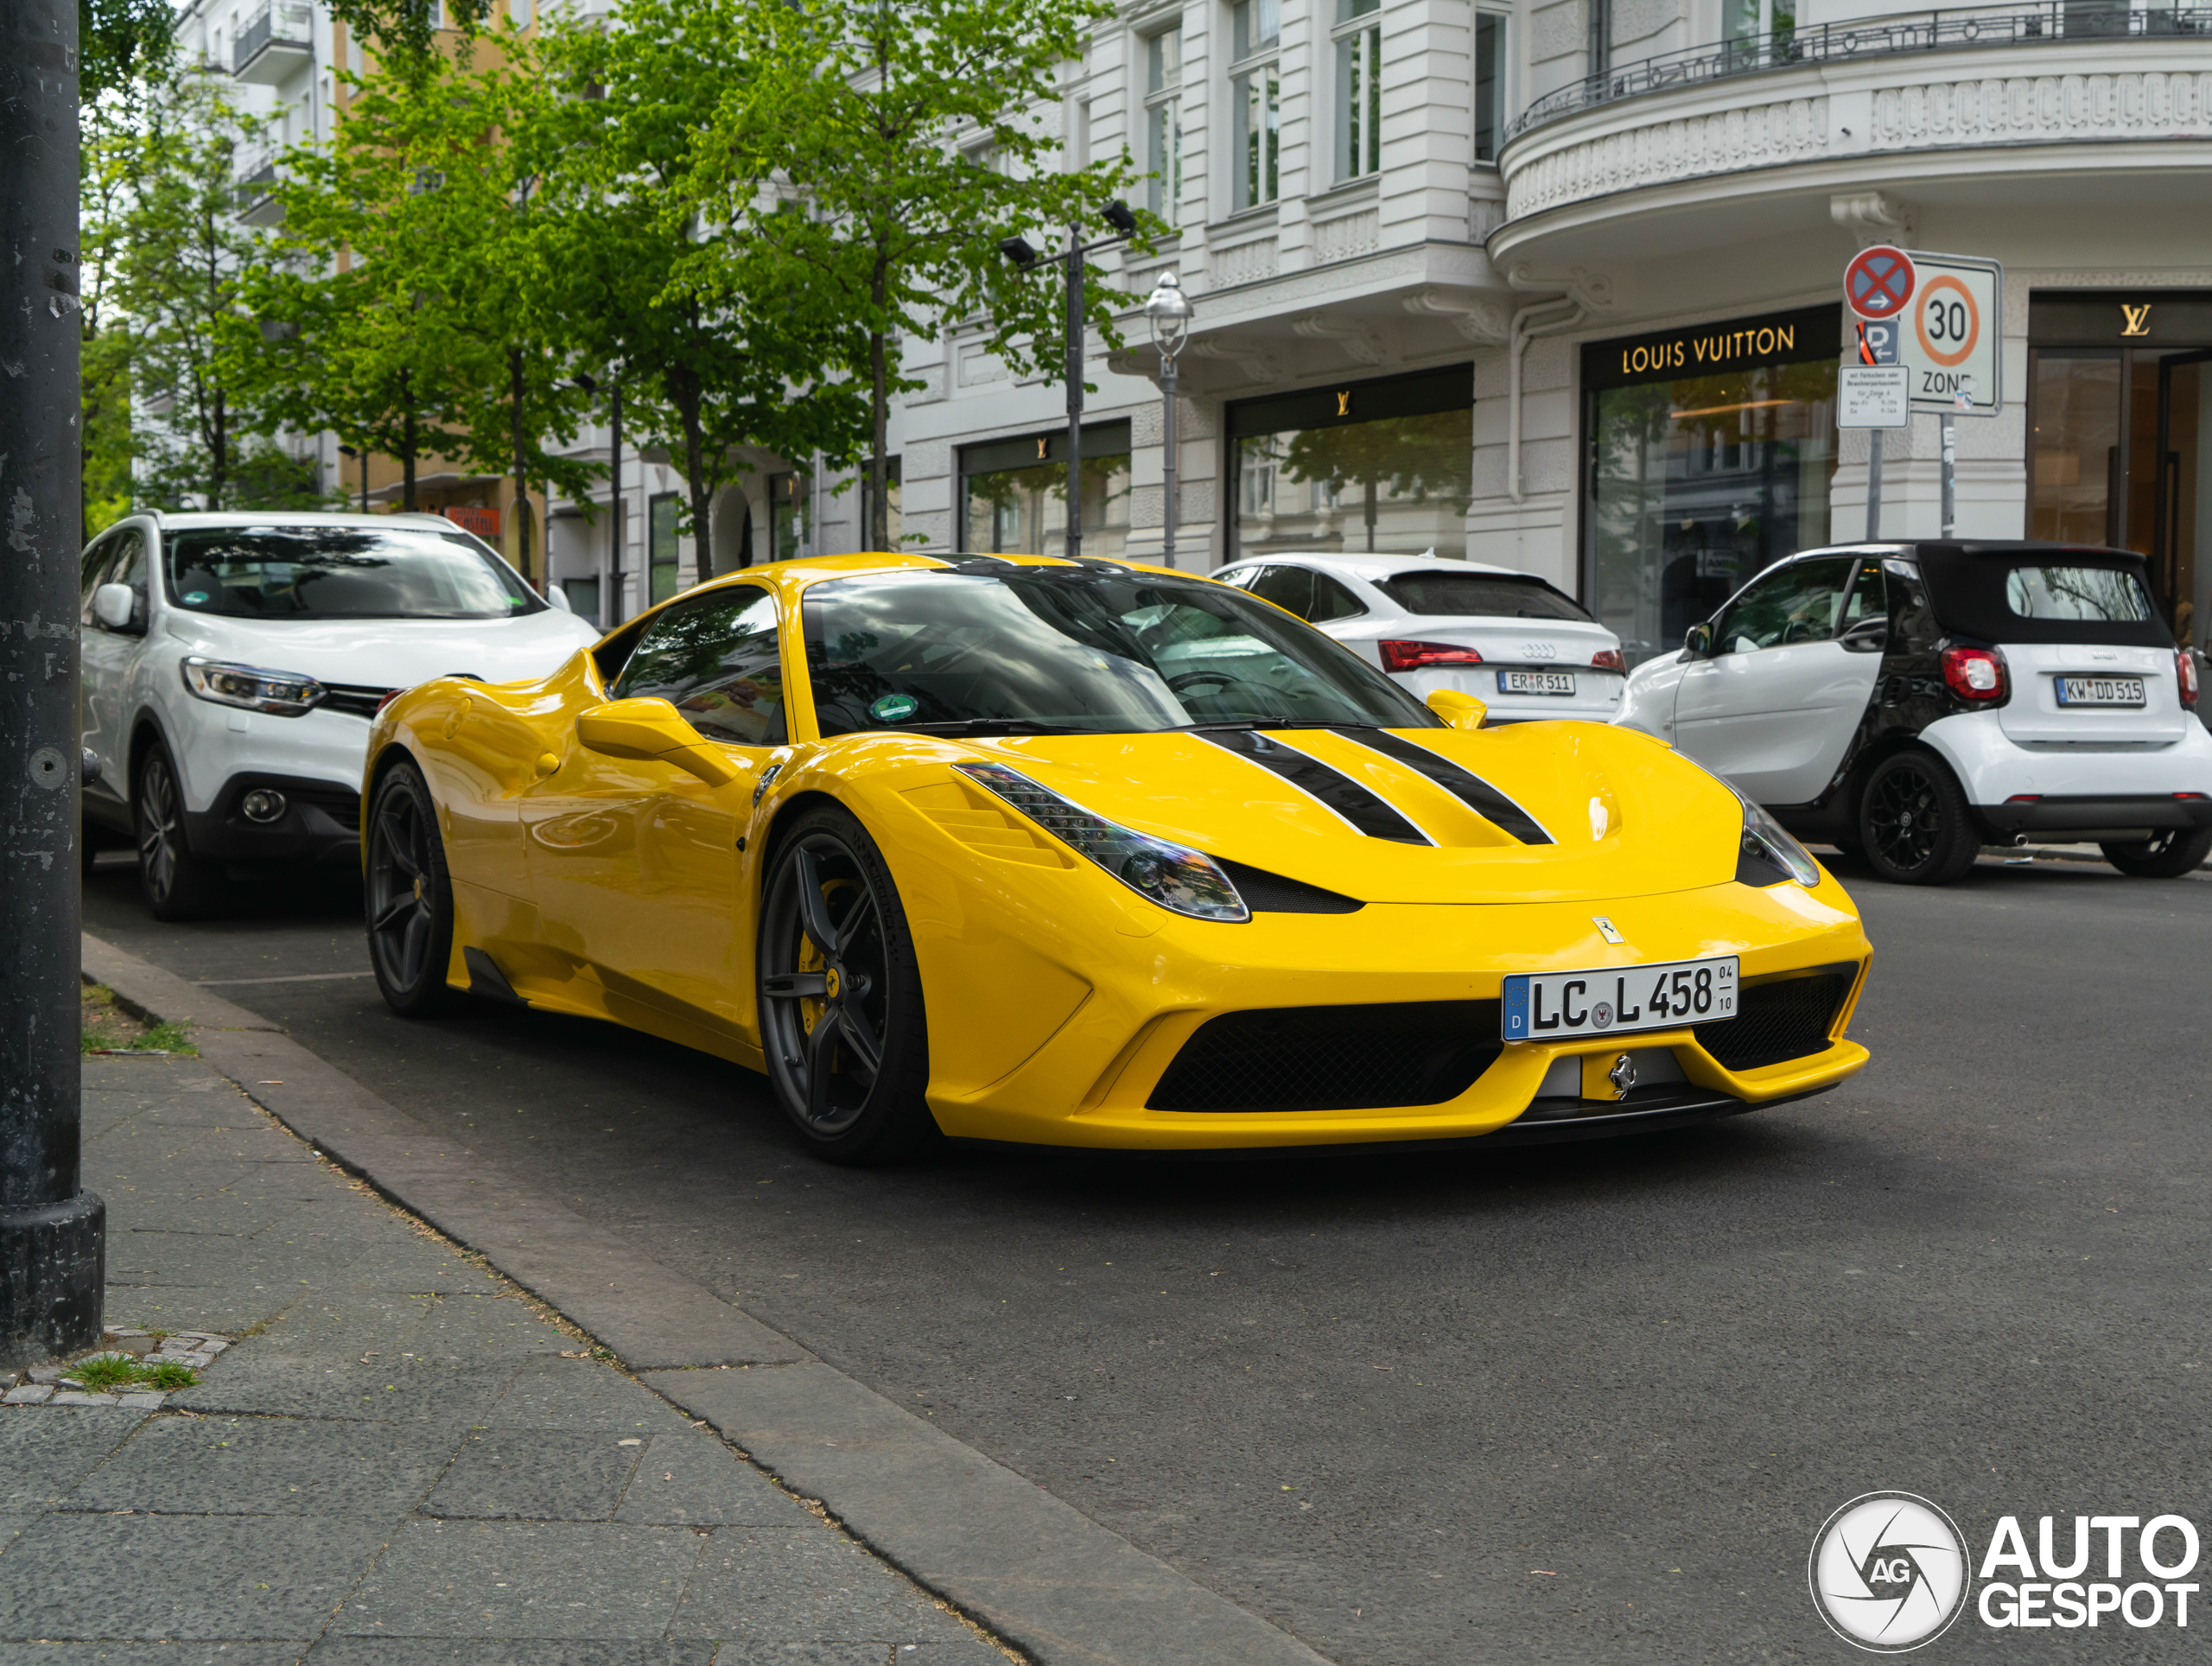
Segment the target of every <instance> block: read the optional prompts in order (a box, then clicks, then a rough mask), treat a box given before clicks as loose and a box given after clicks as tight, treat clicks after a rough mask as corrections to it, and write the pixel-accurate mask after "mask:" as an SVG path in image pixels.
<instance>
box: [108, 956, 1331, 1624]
mask: <svg viewBox="0 0 2212 1666" xmlns="http://www.w3.org/2000/svg"><path fill="white" fill-rule="evenodd" d="M83 953H84V974H85V976H86V977H87V978H90V979H92V980H94V981H97V982H99V983H102V984H104V985H105V986H106V987H107V988H108V989H112V990H113V991H114V992H115V994H116V995H117V996H118V998H119V999H120V1000H121V1002H123V1003H124V1005H125V1006H126V1007H127V1008H130V1010H132V1011H134V1012H137V1013H138V1014H141V1015H142V1016H144V1017H147V1018H149V1019H155V1020H168V1021H176V1022H182V1023H186V1024H188V1025H190V1026H191V1027H192V1030H193V1037H192V1039H193V1041H194V1045H195V1046H197V1047H198V1048H199V1049H200V1057H201V1058H202V1059H204V1060H205V1061H206V1062H207V1064H208V1065H210V1066H212V1067H213V1069H214V1070H216V1071H219V1073H220V1074H222V1075H223V1076H225V1077H226V1078H229V1079H230V1080H231V1081H232V1082H233V1083H235V1084H237V1085H238V1087H239V1088H240V1089H241V1090H243V1091H244V1092H245V1094H246V1096H247V1097H249V1098H251V1100H253V1101H254V1102H255V1103H257V1104H259V1105H260V1106H262V1107H263V1108H264V1110H267V1111H268V1112H269V1113H270V1115H271V1116H274V1117H276V1118H277V1120H278V1121H279V1122H283V1124H284V1125H285V1126H286V1127H287V1128H289V1129H292V1131H293V1132H294V1133H296V1134H297V1135H300V1136H301V1137H302V1139H304V1140H306V1141H308V1143H309V1144H310V1145H311V1146H313V1147H314V1148H315V1149H316V1150H317V1151H319V1152H321V1153H322V1154H326V1155H327V1156H328V1157H329V1158H330V1159H331V1160H334V1161H335V1162H337V1163H338V1164H339V1165H340V1166H341V1167H345V1168H346V1169H349V1170H351V1171H353V1173H358V1174H359V1175H361V1176H362V1177H363V1178H364V1179H365V1180H368V1181H370V1182H371V1183H372V1185H374V1186H376V1187H377V1188H378V1190H380V1191H381V1192H384V1193H385V1195H386V1196H388V1197H390V1198H391V1199H393V1201H395V1202H397V1203H398V1204H399V1205H402V1206H403V1207H404V1208H406V1209H408V1210H409V1211H411V1212H413V1213H415V1214H416V1215H419V1216H420V1217H422V1218H423V1219H424V1220H426V1221H428V1222H429V1224H431V1225H433V1226H435V1227H436V1228H437V1229H438V1230H440V1231H442V1232H443V1233H445V1234H446V1235H447V1236H448V1237H451V1238H453V1239H454V1240H455V1241H457V1242H459V1243H462V1244H465V1245H467V1247H468V1248H470V1249H472V1250H476V1251H477V1252H478V1253H480V1254H481V1255H482V1256H484V1257H485V1258H486V1260H487V1261H488V1262H491V1263H492V1265H493V1266H494V1267H495V1268H497V1269H498V1270H499V1272H501V1273H502V1274H504V1275H505V1276H507V1277H508V1278H510V1279H512V1280H513V1281H515V1282H516V1283H518V1284H519V1285H521V1286H522V1287H523V1288H525V1289H527V1290H529V1291H531V1293H532V1294H535V1295H536V1296H537V1297H538V1298H539V1299H540V1300H543V1301H544V1302H545V1303H546V1304H547V1305H548V1306H549V1307H552V1308H554V1309H555V1310H556V1311H557V1312H559V1313H561V1314H563V1316H564V1317H565V1318H566V1319H569V1322H571V1323H572V1324H574V1325H575V1326H577V1327H578V1328H579V1329H581V1330H582V1331H585V1332H588V1333H589V1334H590V1335H592V1336H593V1337H594V1338H596V1339H598V1340H599V1341H600V1342H601V1343H602V1344H604V1345H606V1346H607V1347H608V1348H610V1349H612V1350H613V1352H614V1353H615V1355H616V1356H617V1358H619V1359H620V1360H621V1362H622V1363H623V1364H624V1365H625V1367H626V1369H628V1370H631V1371H632V1372H635V1373H637V1374H638V1375H639V1377H640V1380H642V1381H645V1383H647V1384H648V1385H649V1386H651V1387H652V1388H654V1389H657V1390H658V1392H660V1393H661V1394H662V1395H664V1396H666V1397H667V1398H668V1399H670V1400H671V1401H673V1402H675V1403H676V1404H677V1405H678V1406H681V1407H683V1408H687V1409H689V1410H690V1411H692V1412H693V1413H694V1414H695V1415H696V1416H698V1417H701V1418H702V1419H704V1420H706V1421H708V1422H709V1423H711V1424H712V1425H713V1426H714V1427H715V1428H716V1429H717V1430H718V1431H719V1432H720V1433H721V1434H722V1435H723V1436H724V1438H726V1439H728V1440H730V1441H731V1442H732V1443H733V1444H734V1445H735V1446H737V1447H741V1449H742V1450H744V1451H745V1452H746V1453H747V1454H748V1455H750V1456H751V1457H752V1458H753V1460H754V1461H755V1462H756V1463H759V1464H760V1465H761V1466H763V1467H764V1468H765V1469H766V1470H767V1471H768V1472H770V1473H771V1474H772V1475H774V1476H776V1477H777V1478H779V1480H781V1481H783V1482H784V1483H785V1485H788V1486H790V1487H791V1488H792V1489H793V1490H794V1491H798V1492H799V1493H800V1494H801V1495H802V1496H804V1497H811V1498H815V1499H817V1500H819V1501H820V1503H821V1504H822V1505H823V1509H824V1510H827V1511H828V1512H829V1515H830V1516H831V1517H833V1518H835V1519H836V1520H837V1521H838V1522H840V1523H842V1524H843V1525H844V1526H845V1527H846V1528H847V1529H848V1530H849V1531H850V1532H851V1533H853V1534H854V1536H855V1537H856V1538H858V1539H859V1540H860V1541H861V1542H862V1543H863V1544H865V1545H867V1546H868V1548H871V1549H873V1550H874V1551H875V1552H877V1553H878V1554H879V1555H882V1556H883V1557H885V1558H886V1560H887V1561H890V1562H891V1563H893V1565H894V1566H896V1567H899V1568H900V1569H901V1570H902V1571H904V1572H906V1574H909V1575H911V1576H912V1578H914V1579H915V1580H918V1581H919V1582H920V1583H921V1584H923V1585H925V1587H929V1588H931V1589H933V1590H935V1591H937V1592H938V1593H939V1594H940V1595H942V1596H944V1597H945V1598H946V1599H949V1600H950V1601H953V1602H955V1603H957V1604H958V1605H960V1606H962V1607H963V1608H965V1609H967V1610H968V1611H969V1612H971V1613H973V1614H975V1615H976V1617H977V1618H980V1619H982V1621H983V1622H984V1623H985V1624H987V1625H989V1626H990V1627H991V1628H992V1629H993V1630H995V1631H997V1632H998V1633H999V1634H1000V1635H1001V1637H1005V1638H1006V1639H1007V1641H1009V1642H1011V1643H1013V1644H1015V1645H1016V1646H1018V1647H1020V1648H1021V1649H1022V1650H1025V1651H1027V1652H1028V1653H1029V1654H1030V1655H1032V1656H1033V1657H1034V1658H1035V1659H1036V1660H1038V1661H1039V1662H1040V1663H1045V1666H1060V1663H1070V1666H1073V1663H1082V1666H1191V1663H1194V1662H1207V1661H1223V1662H1236V1663H1238V1666H1326V1662H1325V1657H1324V1656H1320V1655H1319V1654H1317V1653H1315V1652H1314V1651H1313V1650H1312V1649H1310V1648H1308V1647H1307V1646H1306V1644H1303V1643H1300V1642H1299V1641H1298V1640H1297V1639H1296V1638H1295V1637H1291V1636H1290V1635H1289V1634H1288V1633H1287V1632H1284V1631H1280V1630H1278V1629H1277V1628H1276V1627H1274V1625H1270V1624H1268V1622H1267V1621H1265V1620H1263V1619H1262V1618H1259V1617H1258V1616H1256V1615H1255V1614H1253V1613H1251V1612H1249V1611H1248V1610H1245V1609H1243V1608H1241V1607H1239V1606H1236V1604H1234V1603H1232V1602H1230V1600H1228V1599H1226V1598H1224V1597H1223V1596H1221V1595H1219V1594H1218V1593H1216V1592H1214V1591H1212V1590H1210V1589H1209V1588H1207V1587H1205V1586H1202V1585H1200V1584H1198V1582H1197V1581H1195V1580H1192V1579H1190V1578H1188V1577H1187V1576H1186V1575H1185V1574H1181V1573H1179V1572H1178V1571H1177V1570H1176V1569H1174V1568H1173V1567H1170V1566H1169V1565H1168V1564H1167V1563H1166V1562H1164V1561H1160V1559H1159V1558H1158V1557H1155V1556H1153V1555H1149V1554H1148V1553H1147V1552H1145V1551H1142V1550H1141V1549H1139V1548H1137V1547H1136V1546H1135V1545H1133V1544H1131V1543H1130V1542H1128V1540H1126V1539H1124V1538H1122V1536H1120V1535H1118V1534H1116V1533H1114V1532H1111V1531H1110V1530H1109V1529H1106V1528H1103V1527H1102V1526H1100V1525H1099V1524H1098V1523H1096V1522H1094V1521H1092V1520H1090V1518H1089V1517H1086V1516H1084V1515H1083V1514H1081V1513H1080V1512H1079V1511H1077V1510H1075V1509H1074V1508H1073V1507H1072V1506H1071V1505H1070V1504H1066V1503H1065V1502H1064V1501H1063V1500H1061V1499H1059V1498H1057V1497H1053V1496H1052V1494H1051V1493H1049V1492H1047V1491H1045V1490H1044V1489H1043V1488H1042V1487H1040V1486H1039V1485H1036V1484H1035V1483H1033V1482H1031V1481H1029V1480H1027V1479H1026V1478H1023V1477H1022V1476H1020V1475H1019V1474H1017V1473H1016V1472H1014V1471H1013V1470H1010V1469H1008V1468H1007V1467H1006V1466H1003V1465H1001V1464H999V1463H998V1462H996V1461H995V1460H994V1459H990V1458H988V1457H987V1456H985V1455H984V1454H983V1453H980V1452H977V1451H976V1450H975V1449H973V1448H972V1447H967V1446H964V1445H963V1444H961V1443H960V1442H959V1441H957V1440H954V1439H953V1438H952V1437H951V1436H950V1435H948V1434H945V1433H944V1431H942V1430H940V1429H938V1428H934V1427H932V1426H931V1424H929V1423H928V1422H927V1421H925V1420H923V1419H921V1418H919V1417H917V1416H915V1415H913V1414H912V1413H911V1412H909V1411H907V1410H906V1409H905V1408H902V1407H899V1406H898V1405H895V1404H894V1403H893V1402H891V1401H889V1400H888V1399H887V1398H885V1397H884V1396H881V1395H880V1394H877V1393H876V1392H875V1391H874V1390H873V1389H869V1388H868V1387H867V1386H866V1385H864V1384H862V1383H859V1382H857V1381H855V1379H853V1378H852V1377H848V1376H846V1375H845V1374H844V1373H842V1372H841V1371H838V1370H836V1369H835V1368H834V1367H832V1366H829V1365H828V1364H824V1363H823V1361H821V1360H820V1359H818V1358H816V1357H815V1356H814V1355H813V1354H812V1353H810V1351H808V1350H806V1349H805V1348H804V1347H802V1346H800V1345H798V1344H797V1343H795V1342H793V1341H792V1340H791V1339H790V1338H788V1337H785V1336H784V1335H783V1334H781V1333H780V1332H777V1331H774V1330H772V1329H771V1328H769V1327H768V1326H765V1325H763V1324H761V1323H760V1321H759V1320H757V1319H753V1317H752V1316H751V1315H750V1314H747V1313H744V1312H742V1311H741V1309H739V1308H737V1307H733V1306H731V1305H730V1304H729V1303H728V1302H725V1301H723V1300H721V1299H720V1298H719V1297H717V1296H715V1294H713V1293H711V1292H710V1291H709V1290H707V1289H705V1288H703V1287H702V1286H700V1285H698V1284H696V1282H694V1281H691V1280H690V1279H688V1278H685V1277H683V1275H680V1274H678V1273H676V1272H674V1271H672V1270H671V1269H668V1268H666V1267H664V1266H663V1265H661V1264H660V1263H659V1262H656V1261H654V1260H652V1258H651V1257H649V1256H645V1255H643V1254H641V1253H639V1251H637V1250H633V1249H632V1248H631V1247H630V1246H629V1245H627V1244H625V1243H621V1242H620V1240H619V1239H617V1238H616V1237H613V1235H612V1234H611V1233H609V1232H607V1231H606V1230H604V1229H602V1228H600V1227H597V1226H594V1224H591V1223H590V1222H588V1221H587V1220H585V1219H584V1218H582V1217H581V1216H579V1215H577V1214H575V1212H574V1211H571V1210H569V1209H567V1208H565V1207H564V1206H563V1205H560V1204H557V1203H555V1202H553V1201H551V1200H550V1199H546V1198H544V1197H543V1196H542V1195H540V1194H538V1193H537V1192H532V1191H531V1190H530V1189H529V1188H527V1187H525V1186H521V1185H518V1184H517V1183H516V1182H514V1181H513V1180H511V1179H510V1178H508V1177H506V1176H505V1175H503V1174H502V1173H499V1171H498V1170H497V1169H496V1168H494V1167H491V1166H489V1165H487V1164H486V1162H484V1160H482V1159H480V1157H478V1156H477V1155H476V1154H474V1152H473V1151H471V1150H470V1149H469V1148H467V1146H465V1145H463V1144H461V1143H460V1142H458V1141H452V1140H448V1139H445V1138H442V1136H438V1135H433V1134H432V1133H430V1132H429V1130H427V1129H423V1127H422V1126H421V1125H420V1124H419V1123H416V1122H413V1121H412V1120H411V1119H410V1118H409V1117H408V1116H406V1115H405V1114H404V1112H402V1111H401V1110H398V1109H397V1108H396V1107H394V1106H393V1105H391V1104H390V1103H387V1102H385V1100H383V1099H381V1098H379V1097H378V1096H377V1095H375V1094H373V1093H371V1092H370V1091H368V1090H367V1089H366V1088H364V1087H363V1086H361V1085H360V1084H359V1083H357V1082H355V1081H354V1080H353V1078H351V1077H348V1076H346V1074H345V1073H344V1072H342V1071H339V1070H338V1069H337V1068H336V1067H334V1065H329V1064H327V1063H326V1062H325V1061H324V1060H322V1059H320V1058H318V1057H317V1056H316V1055H315V1054H314V1053H312V1052H309V1051H308V1049H307V1048H305V1047H303V1046H301V1045H300V1044H299V1043H297V1042H296V1041H294V1040H291V1039H290V1038H289V1037H288V1036H286V1035H285V1034H284V1033H283V1032H282V1030H281V1028H279V1027H277V1026H276V1025H274V1024H272V1023H270V1021H268V1020H266V1019H264V1018H262V1017H261V1016H259V1015H258V1014H254V1013H251V1012H249V1011H247V1010H246V1009H245V1008H242V1007H239V1006H237V1005H235V1004H234V1003H232V1002H229V1001H226V1000H225V999H224V998H223V997H222V996H220V995H216V994H214V993H213V992H212V991H210V990H208V989H205V988H203V987H201V986H200V985H197V984H194V983H192V982H188V980H186V979H184V978H181V977H179V976H176V975H175V974H174V973H172V972H168V971H165V970H162V969H161V968H159V967H156V966H154V965H151V964H149V963H147V962H145V961H143V960H140V959H139V958H137V957H136V956H133V955H130V954H126V953H124V951H121V950H119V949H117V948H115V947H113V946H112V945H111V944H107V943H105V942H104V941H102V940H101V939H99V938H96V937H93V936H92V935H91V934H90V933H86V935H85V937H84V948H83Z"/></svg>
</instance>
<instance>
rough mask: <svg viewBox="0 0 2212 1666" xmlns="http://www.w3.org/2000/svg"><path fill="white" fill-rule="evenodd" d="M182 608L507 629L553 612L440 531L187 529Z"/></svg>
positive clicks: (509, 573)
mask: <svg viewBox="0 0 2212 1666" xmlns="http://www.w3.org/2000/svg"><path fill="white" fill-rule="evenodd" d="M162 543H163V544H164V545H165V546H166V550H167V554H168V578H169V594H170V595H171V596H172V597H173V598H174V599H175V603H176V605H177V606H178V607H182V608H185V609H186V610H188V612H191V613H195V614H224V615H226V616H227V617H229V618H232V619H507V618H511V617H512V616H513V615H514V614H533V613H536V612H537V610H538V609H539V608H540V607H543V605H544V604H543V602H541V601H538V600H537V597H535V596H533V595H531V593H530V590H529V588H528V587H527V586H525V585H524V583H523V582H522V581H521V580H520V579H519V578H518V577H516V576H515V574H514V570H513V569H512V568H510V567H508V566H507V565H506V563H504V562H500V561H495V560H493V558H492V557H491V556H489V555H487V554H486V553H485V551H484V550H482V549H481V548H480V546H479V545H478V544H476V542H475V541H474V539H472V538H470V537H467V536H466V535H464V534H462V533H461V532H458V531H455V532H441V531H437V530H435V528H432V527H426V526H410V525H404V524H402V525H396V526H378V525H373V524H371V525H362V526H359V527H354V526H333V525H327V524H325V525H316V524H314V523H308V524H306V525H291V526H286V525H270V526H191V527H180V528H177V529H175V530H174V531H170V532H168V533H167V534H166V535H164V537H163V539H162Z"/></svg>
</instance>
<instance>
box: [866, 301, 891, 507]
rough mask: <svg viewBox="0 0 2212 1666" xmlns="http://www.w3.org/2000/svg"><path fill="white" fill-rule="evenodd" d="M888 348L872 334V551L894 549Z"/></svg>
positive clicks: (879, 333)
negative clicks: (887, 451)
mask: <svg viewBox="0 0 2212 1666" xmlns="http://www.w3.org/2000/svg"><path fill="white" fill-rule="evenodd" d="M875 289H876V296H877V299H878V301H879V302H880V300H881V297H882V293H883V283H882V280H881V279H880V277H879V278H878V279H877V281H876V285H875ZM887 352H888V344H887V342H886V341H885V340H884V335H883V332H882V331H881V330H872V331H870V332H869V333H868V373H869V376H870V378H871V380H870V383H869V386H868V417H869V420H870V423H872V427H871V428H870V429H869V433H870V436H871V439H870V444H869V449H870V450H871V451H872V452H873V453H874V455H872V456H870V457H869V459H868V548H869V549H871V550H889V549H890V548H891V460H890V459H889V458H887V457H886V456H885V455H883V453H884V449H885V448H886V447H887V446H888V445H889V444H890V443H891V395H890V380H891V375H890V366H888V364H887V363H886V362H885V360H886V357H887Z"/></svg>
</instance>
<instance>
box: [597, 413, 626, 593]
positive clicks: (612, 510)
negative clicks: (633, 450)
mask: <svg viewBox="0 0 2212 1666" xmlns="http://www.w3.org/2000/svg"><path fill="white" fill-rule="evenodd" d="M607 385H608V386H609V388H610V389H611V391H610V392H609V394H608V396H607V403H608V404H609V405H610V406H611V407H612V410H611V411H610V414H609V417H608V420H607V426H608V427H609V428H610V429H613V433H612V435H611V436H609V448H610V449H611V450H612V451H613V467H612V468H610V469H609V470H608V472H607V484H608V486H610V487H611V488H612V489H611V490H610V491H609V492H608V493H607V502H608V512H607V522H608V525H610V527H611V528H612V529H613V532H612V536H611V537H608V539H607V593H608V600H607V601H606V603H605V604H604V605H603V606H602V607H601V608H600V610H599V611H600V613H601V616H602V617H604V618H605V620H606V621H607V629H608V630H610V631H611V630H613V628H614V627H615V626H617V625H620V623H621V622H622V376H621V372H620V371H617V372H615V373H614V374H613V375H611V376H609V377H608V378H607Z"/></svg>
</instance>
